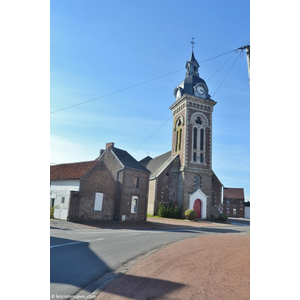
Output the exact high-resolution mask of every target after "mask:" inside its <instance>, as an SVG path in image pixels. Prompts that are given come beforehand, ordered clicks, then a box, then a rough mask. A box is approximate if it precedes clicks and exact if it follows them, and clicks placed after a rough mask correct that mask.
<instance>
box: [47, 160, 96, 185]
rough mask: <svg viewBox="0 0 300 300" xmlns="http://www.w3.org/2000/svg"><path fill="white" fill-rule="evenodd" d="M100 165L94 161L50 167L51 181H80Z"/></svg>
mask: <svg viewBox="0 0 300 300" xmlns="http://www.w3.org/2000/svg"><path fill="white" fill-rule="evenodd" d="M98 163H99V161H97V160H93V161H84V162H77V163H69V164H60V165H54V166H50V180H51V181H54V180H67V179H80V178H81V177H82V176H83V175H84V174H85V173H87V172H88V171H89V170H91V169H92V168H93V167H95V166H96V165H97V164H98Z"/></svg>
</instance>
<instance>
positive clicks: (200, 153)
mask: <svg viewBox="0 0 300 300" xmlns="http://www.w3.org/2000/svg"><path fill="white" fill-rule="evenodd" d="M191 123H192V125H193V131H192V132H193V146H192V162H193V163H198V164H205V127H206V125H207V119H206V117H204V116H203V115H200V114H197V115H193V116H192V118H191Z"/></svg>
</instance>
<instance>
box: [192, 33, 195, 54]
mask: <svg viewBox="0 0 300 300" xmlns="http://www.w3.org/2000/svg"><path fill="white" fill-rule="evenodd" d="M194 39H195V38H194V37H193V36H192V41H191V44H192V51H194V45H195V42H194Z"/></svg>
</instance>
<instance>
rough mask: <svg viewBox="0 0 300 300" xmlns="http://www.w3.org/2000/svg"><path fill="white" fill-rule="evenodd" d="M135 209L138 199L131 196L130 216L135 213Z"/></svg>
mask: <svg viewBox="0 0 300 300" xmlns="http://www.w3.org/2000/svg"><path fill="white" fill-rule="evenodd" d="M137 207H138V197H136V196H133V197H132V199H131V213H132V214H136V213H137Z"/></svg>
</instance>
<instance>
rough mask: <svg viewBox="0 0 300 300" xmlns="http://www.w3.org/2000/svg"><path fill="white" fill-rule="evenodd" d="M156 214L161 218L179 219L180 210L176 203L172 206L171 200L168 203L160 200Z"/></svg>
mask: <svg viewBox="0 0 300 300" xmlns="http://www.w3.org/2000/svg"><path fill="white" fill-rule="evenodd" d="M157 215H158V216H159V217H162V218H173V219H181V215H182V210H181V207H179V206H178V205H175V206H173V204H172V201H171V202H169V203H163V202H160V203H159V205H158V212H157Z"/></svg>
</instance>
